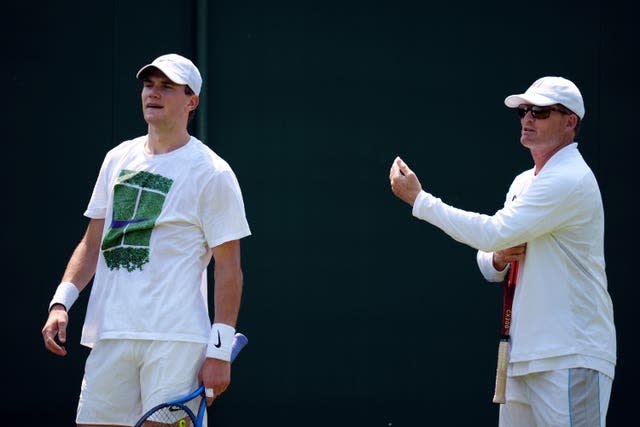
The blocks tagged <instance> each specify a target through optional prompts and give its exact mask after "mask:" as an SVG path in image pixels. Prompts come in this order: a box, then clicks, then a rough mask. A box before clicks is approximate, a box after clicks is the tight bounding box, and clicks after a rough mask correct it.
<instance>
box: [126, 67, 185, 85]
mask: <svg viewBox="0 0 640 427" xmlns="http://www.w3.org/2000/svg"><path fill="white" fill-rule="evenodd" d="M150 68H155V69H156V70H159V71H160V72H162V74H164V75H165V76H167V78H168V79H169V80H171V81H172V82H174V83H177V84H179V85H186V84H188V83H187V82H186V81H184V80H183V79H181V78H180V76H178V75H177V74H175V73H173V72H171V70H163V69H162V67H161V66H160V67H159V66H157V65H155V64H147V65H145V66H144V67H142V68H140V70H139V71H138V72H137V73H136V78H137V79H139V78H141V77H140V76H141V75H142V73H143V72H145V71H146V70H148V69H150Z"/></svg>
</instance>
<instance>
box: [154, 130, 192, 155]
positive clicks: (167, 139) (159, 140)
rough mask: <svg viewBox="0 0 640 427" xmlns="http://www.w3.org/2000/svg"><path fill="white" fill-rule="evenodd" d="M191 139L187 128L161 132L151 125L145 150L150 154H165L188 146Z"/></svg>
mask: <svg viewBox="0 0 640 427" xmlns="http://www.w3.org/2000/svg"><path fill="white" fill-rule="evenodd" d="M190 139H191V135H189V132H187V130H186V129H185V128H180V129H176V130H163V131H160V130H159V129H157V128H156V127H154V126H151V125H150V126H149V135H148V138H147V143H146V145H145V149H146V151H147V153H149V154H165V153H169V152H171V151H173V150H177V149H178V148H180V147H182V146H184V145H186V144H187V143H188V142H189V140H190Z"/></svg>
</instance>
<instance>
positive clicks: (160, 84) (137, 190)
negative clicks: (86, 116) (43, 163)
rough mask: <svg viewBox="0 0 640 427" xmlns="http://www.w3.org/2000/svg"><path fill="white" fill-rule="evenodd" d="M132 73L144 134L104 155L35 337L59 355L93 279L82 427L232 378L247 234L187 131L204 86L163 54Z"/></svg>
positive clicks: (219, 173)
mask: <svg viewBox="0 0 640 427" xmlns="http://www.w3.org/2000/svg"><path fill="white" fill-rule="evenodd" d="M137 77H138V78H139V79H140V80H142V82H143V88H142V95H141V100H142V112H143V115H144V119H145V121H146V122H147V124H148V134H147V135H144V136H141V137H138V138H135V139H132V140H129V141H125V142H123V143H121V144H120V145H118V146H117V147H115V148H113V149H112V150H111V151H109V153H107V155H106V157H105V159H104V162H103V164H102V167H101V169H100V174H99V176H98V180H97V182H96V184H95V187H94V191H93V194H92V196H91V200H90V202H89V206H88V208H87V210H86V212H85V216H87V217H88V218H89V219H90V221H89V225H88V227H87V231H86V233H85V235H84V237H83V238H82V240H81V242H80V244H79V245H78V246H77V248H76V250H75V251H74V252H73V254H72V256H71V259H70V261H69V264H68V266H67V268H66V270H65V272H64V275H63V277H62V282H61V284H60V285H59V286H58V288H57V290H56V292H55V294H54V297H53V299H52V300H51V303H50V306H49V317H48V319H47V321H46V323H45V326H44V328H43V330H42V333H43V338H44V344H45V347H46V348H47V349H48V350H50V351H51V352H53V353H55V354H58V355H61V356H64V355H65V354H66V350H65V348H64V346H63V345H64V343H65V341H66V327H67V323H68V320H69V319H68V314H67V312H68V310H69V309H70V308H71V305H72V304H73V302H74V301H75V300H76V298H77V296H78V294H79V292H80V291H82V290H83V289H84V288H85V287H86V285H87V284H88V283H89V281H90V280H91V279H92V277H93V286H92V288H91V294H90V297H89V302H88V307H87V313H86V318H85V323H84V326H83V329H82V339H81V343H82V344H83V345H86V346H88V347H91V348H92V350H91V352H90V355H89V357H88V359H87V363H86V369H85V376H84V379H83V381H82V388H81V394H80V401H79V404H78V412H77V417H76V422H77V424H78V425H80V426H89V425H101V426H105V425H113V426H116V425H133V424H134V423H135V421H136V420H137V419H138V418H139V417H140V415H141V414H142V413H143V412H145V411H147V410H149V409H150V408H151V407H153V406H155V405H157V404H159V403H162V402H164V401H167V400H169V399H173V398H176V397H179V396H182V395H185V394H187V393H188V392H190V391H192V390H193V389H195V388H196V387H197V386H198V385H200V384H204V386H205V387H206V389H207V396H208V399H207V403H208V404H209V405H210V404H211V403H212V402H213V399H214V398H215V396H219V395H220V394H221V393H223V392H224V390H225V389H226V388H227V386H228V384H229V382H230V373H231V370H230V369H231V368H230V363H229V360H230V353H231V344H232V341H233V337H234V334H235V325H236V320H237V316H238V310H239V306H240V300H241V293H242V270H241V262H240V241H239V239H241V238H242V237H245V236H248V235H249V234H250V230H249V226H248V223H247V220H246V217H245V211H244V203H243V199H242V194H241V191H240V187H239V185H238V181H237V180H236V177H235V175H234V173H233V171H232V170H231V168H230V167H229V165H228V164H227V163H226V162H225V161H224V160H223V159H222V158H220V157H219V156H218V155H217V154H215V153H214V152H213V151H212V150H211V149H209V148H208V147H207V146H206V145H204V144H203V143H202V142H200V141H199V140H198V139H196V138H195V137H193V136H191V135H189V133H188V129H187V124H188V122H189V120H190V117H191V116H192V115H193V113H194V111H195V110H196V108H197V106H198V101H199V94H200V89H201V86H202V78H201V76H200V73H199V71H198V69H197V68H196V66H195V65H194V64H193V63H192V62H191V61H190V60H188V59H187V58H184V57H182V56H180V55H176V54H169V55H163V56H160V57H158V58H156V59H155V60H154V61H153V62H152V63H151V64H148V65H146V66H144V67H142V68H141V69H140V71H139V72H138V74H137ZM211 257H213V258H214V261H215V271H214V275H215V289H214V300H215V308H214V311H215V318H214V322H213V325H212V323H211V321H210V318H209V312H208V307H207V277H206V268H207V265H208V264H209V261H210V259H211ZM94 275H95V276H94ZM56 341H59V342H56Z"/></svg>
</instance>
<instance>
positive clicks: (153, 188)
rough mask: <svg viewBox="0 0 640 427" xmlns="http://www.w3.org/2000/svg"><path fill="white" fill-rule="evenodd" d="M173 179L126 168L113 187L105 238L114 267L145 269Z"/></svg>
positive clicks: (104, 248) (107, 257) (106, 252)
mask: <svg viewBox="0 0 640 427" xmlns="http://www.w3.org/2000/svg"><path fill="white" fill-rule="evenodd" d="M172 184H173V180H172V179H169V178H165V177H163V176H161V175H155V174H152V173H149V172H141V171H131V170H126V169H123V170H122V171H120V175H119V176H118V179H117V181H116V184H115V185H114V187H113V216H112V219H111V224H109V229H108V230H107V232H106V233H105V235H104V239H103V240H102V251H103V252H102V253H103V255H104V259H105V261H106V263H107V266H108V267H109V268H110V269H111V270H114V269H120V268H126V269H127V270H128V271H133V270H135V269H140V270H142V266H143V265H145V264H146V263H148V262H149V241H150V240H151V232H152V231H153V227H154V226H155V224H156V220H157V219H158V217H159V216H160V213H161V212H162V206H163V205H164V200H165V198H166V196H167V193H168V192H169V189H170V188H171V185H172Z"/></svg>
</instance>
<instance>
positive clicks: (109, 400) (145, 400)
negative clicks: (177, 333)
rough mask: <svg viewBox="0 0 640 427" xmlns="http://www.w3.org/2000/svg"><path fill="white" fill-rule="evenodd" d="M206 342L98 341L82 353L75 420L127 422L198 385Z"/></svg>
mask: <svg viewBox="0 0 640 427" xmlns="http://www.w3.org/2000/svg"><path fill="white" fill-rule="evenodd" d="M205 351H206V344H198V343H191V342H176V341H150V340H101V341H98V342H97V343H96V345H95V346H94V347H93V349H92V350H91V352H90V353H89V357H88V358H87V362H86V366H85V373H84V378H83V380H82V388H81V390H80V401H79V403H78V413H77V416H76V423H78V424H114V425H128V426H131V425H133V424H135V422H136V421H137V420H138V419H139V418H140V416H141V415H142V414H143V413H144V412H146V411H148V410H149V409H151V408H152V407H154V406H156V405H158V404H160V403H162V402H165V401H167V400H169V399H175V398H177V397H180V396H184V395H186V394H188V393H189V392H191V391H193V390H194V389H196V388H197V387H198V372H199V370H200V367H201V366H202V364H203V362H204V359H205Z"/></svg>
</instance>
